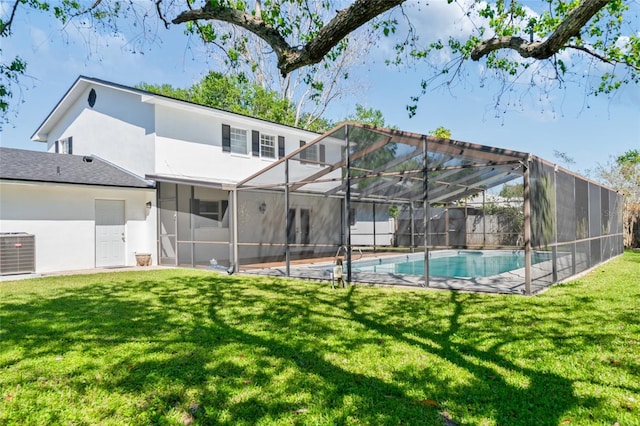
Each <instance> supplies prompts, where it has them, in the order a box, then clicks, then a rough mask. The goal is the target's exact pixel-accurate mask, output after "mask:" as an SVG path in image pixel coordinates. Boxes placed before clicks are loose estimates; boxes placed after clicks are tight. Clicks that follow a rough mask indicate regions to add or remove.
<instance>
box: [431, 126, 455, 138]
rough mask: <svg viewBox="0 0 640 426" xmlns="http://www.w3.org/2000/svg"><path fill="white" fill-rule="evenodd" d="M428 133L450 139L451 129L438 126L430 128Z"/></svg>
mask: <svg viewBox="0 0 640 426" xmlns="http://www.w3.org/2000/svg"><path fill="white" fill-rule="evenodd" d="M429 134H430V135H431V136H435V137H437V138H443V139H451V130H450V129H447V128H446V127H444V126H438V127H436V128H435V129H434V130H430V131H429Z"/></svg>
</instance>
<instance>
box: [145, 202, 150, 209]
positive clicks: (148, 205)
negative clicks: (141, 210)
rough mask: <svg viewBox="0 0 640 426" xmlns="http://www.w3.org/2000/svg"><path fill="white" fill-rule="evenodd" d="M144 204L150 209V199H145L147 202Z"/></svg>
mask: <svg viewBox="0 0 640 426" xmlns="http://www.w3.org/2000/svg"><path fill="white" fill-rule="evenodd" d="M145 205H146V206H147V208H148V209H149V210H151V201H147V204H145Z"/></svg>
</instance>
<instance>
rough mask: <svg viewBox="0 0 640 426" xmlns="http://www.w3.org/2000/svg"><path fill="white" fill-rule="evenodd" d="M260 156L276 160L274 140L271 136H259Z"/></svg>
mask: <svg viewBox="0 0 640 426" xmlns="http://www.w3.org/2000/svg"><path fill="white" fill-rule="evenodd" d="M260 156H261V157H265V158H276V138H275V136H272V135H264V134H261V135H260Z"/></svg>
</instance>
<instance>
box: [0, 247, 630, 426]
mask: <svg viewBox="0 0 640 426" xmlns="http://www.w3.org/2000/svg"><path fill="white" fill-rule="evenodd" d="M0 296H1V297H0V396H1V399H0V424H16V425H17V424H19V425H29V424H31V425H44V424H64V425H84V424H91V425H93V424H104V425H109V424H117V425H121V424H127V425H128V424H132V425H135V424H229V425H237V424H247V425H249V424H277V425H282V424H317V425H329V424H371V425H379V424H418V425H442V424H447V425H453V424H468V425H536V426H538V425H557V424H562V425H564V424H572V425H583V424H598V425H612V424H614V423H615V422H618V423H619V424H620V425H640V309H639V306H640V253H632V252H627V253H625V255H624V256H622V257H619V258H617V259H615V260H614V261H612V262H610V263H608V264H606V265H604V266H601V267H598V268H597V269H596V270H594V271H593V272H592V273H591V274H589V275H587V276H585V277H584V278H581V279H579V280H576V281H574V282H572V283H570V284H565V285H561V286H557V287H554V288H552V289H550V290H549V291H548V292H546V293H544V294H542V295H539V296H535V297H523V296H502V295H487V294H464V293H454V292H445V291H424V290H423V291H417V290H416V291H411V290H400V289H391V288H376V287H365V286H362V287H351V288H348V289H338V290H331V289H330V286H329V285H328V284H326V283H325V284H323V283H316V282H305V281H295V280H285V279H273V278H256V277H245V276H238V275H235V276H230V277H229V276H226V275H219V274H216V273H212V272H206V271H195V270H154V271H144V272H118V273H110V274H96V275H84V276H71V277H55V278H42V279H33V280H26V281H14V282H0Z"/></svg>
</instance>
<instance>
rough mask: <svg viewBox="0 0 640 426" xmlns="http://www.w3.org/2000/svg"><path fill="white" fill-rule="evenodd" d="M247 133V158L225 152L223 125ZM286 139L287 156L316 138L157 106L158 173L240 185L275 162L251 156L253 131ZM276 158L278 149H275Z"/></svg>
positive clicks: (246, 120) (214, 113)
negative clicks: (305, 142)
mask: <svg viewBox="0 0 640 426" xmlns="http://www.w3.org/2000/svg"><path fill="white" fill-rule="evenodd" d="M223 124H228V125H230V126H231V127H235V128H240V129H244V130H246V131H247V143H248V146H249V148H248V154H246V155H241V154H234V153H230V152H223V151H222V125H223ZM252 130H257V131H259V132H260V133H266V134H269V135H273V136H275V137H276V143H277V137H278V136H284V137H285V154H288V153H290V152H292V151H294V150H296V149H298V148H299V147H300V140H304V141H307V142H308V141H311V140H313V139H315V138H316V137H318V135H317V134H314V133H311V132H306V131H303V130H297V129H292V128H290V127H286V126H281V125H278V124H273V123H268V122H264V121H262V120H255V119H252V118H248V117H241V116H237V115H235V114H230V113H225V112H221V111H210V110H203V109H201V108H197V107H192V108H190V109H182V108H177V107H171V106H166V105H156V132H157V136H156V173H157V174H167V175H172V176H184V177H195V178H201V179H221V180H223V181H231V182H238V181H240V180H242V179H244V178H246V177H248V176H250V175H252V174H254V173H256V172H258V171H259V170H262V169H263V168H265V167H267V166H268V165H269V164H271V163H273V162H274V161H275V160H276V159H266V158H260V157H259V156H258V157H256V156H253V155H252V153H251V131H252ZM276 154H277V148H276Z"/></svg>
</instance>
